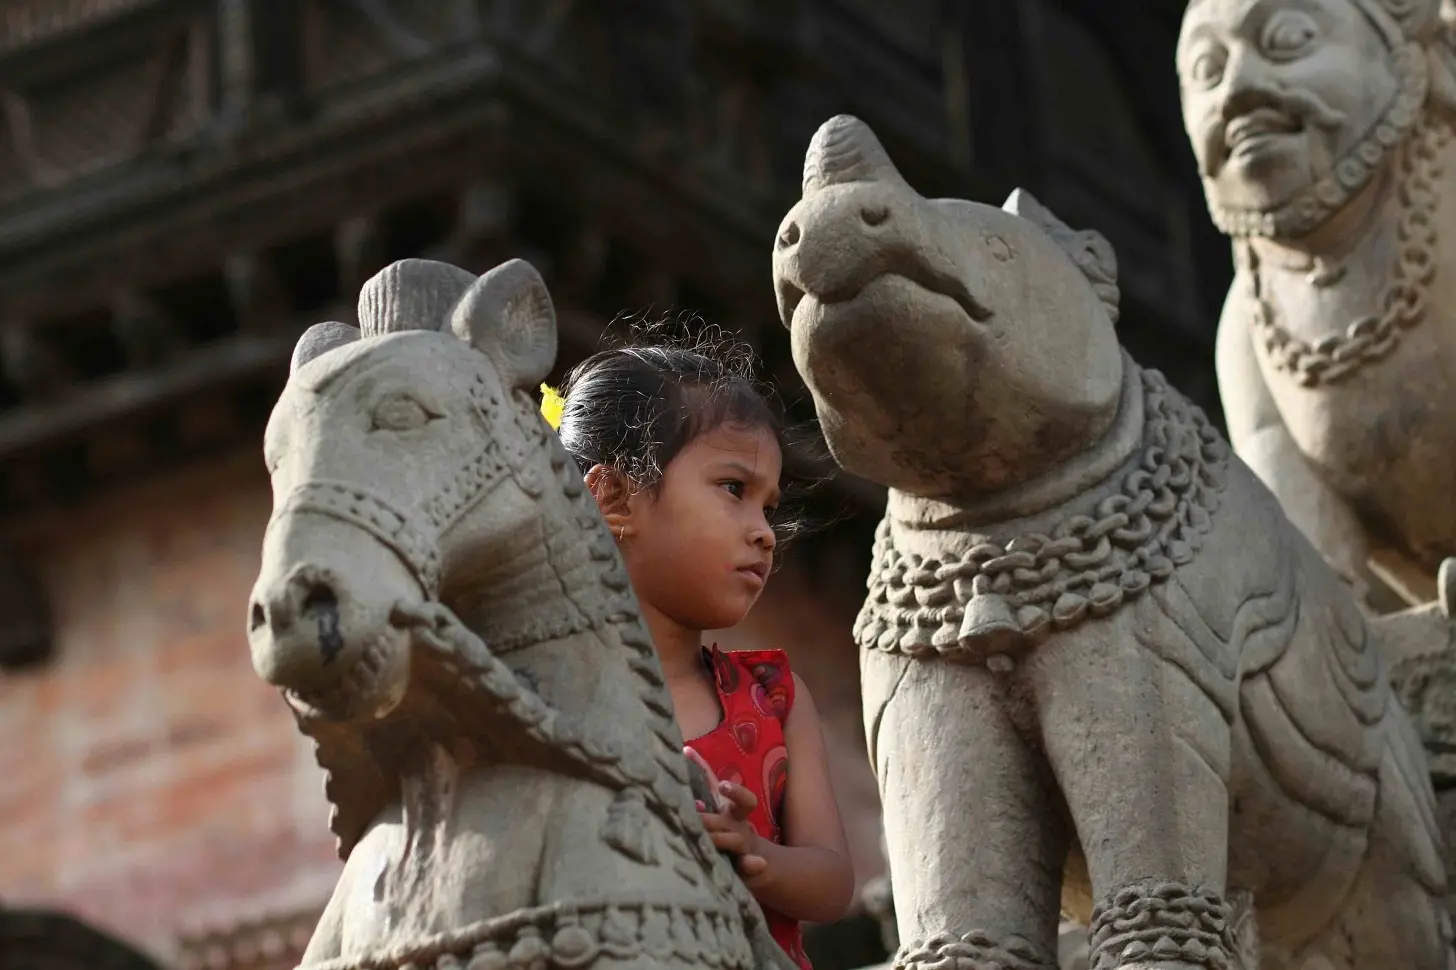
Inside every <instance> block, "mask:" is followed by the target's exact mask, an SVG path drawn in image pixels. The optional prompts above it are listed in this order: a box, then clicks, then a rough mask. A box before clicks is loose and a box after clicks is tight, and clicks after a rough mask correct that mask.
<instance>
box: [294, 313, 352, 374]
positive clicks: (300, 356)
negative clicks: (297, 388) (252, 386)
mask: <svg viewBox="0 0 1456 970" xmlns="http://www.w3.org/2000/svg"><path fill="white" fill-rule="evenodd" d="M358 339H359V328H358V327H351V326H349V324H347V323H339V322H338V321H336V320H330V321H329V322H328V323H316V324H314V325H313V326H311V327H309V328H308V329H307V330H305V331H304V332H303V336H302V337H299V338H298V343H297V344H295V345H294V347H293V360H291V361H289V364H288V373H289V374H293V373H294V372H295V371H297V370H298V369H299V368H300V367H302V366H303V365H304V364H307V363H308V362H309V361H311V360H313V359H314V358H315V357H322V356H323V355H324V354H326V353H328V352H329V351H331V350H333V349H334V348H335V347H342V346H344V344H351V343H353V342H354V341H356V340H358Z"/></svg>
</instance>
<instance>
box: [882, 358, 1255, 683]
mask: <svg viewBox="0 0 1456 970" xmlns="http://www.w3.org/2000/svg"><path fill="white" fill-rule="evenodd" d="M1134 379H1135V380H1140V381H1141V385H1142V386H1141V388H1140V389H1139V390H1140V391H1141V393H1142V396H1143V421H1144V424H1143V433H1142V446H1141V453H1140V457H1138V458H1137V459H1135V460H1134V464H1133V465H1132V467H1131V468H1130V469H1129V470H1128V471H1126V472H1125V473H1124V475H1123V479H1122V482H1121V487H1120V488H1117V489H1116V490H1114V491H1112V492H1111V494H1109V495H1107V496H1106V497H1105V498H1104V499H1102V501H1101V502H1099V503H1098V504H1097V507H1096V509H1095V513H1094V514H1093V515H1070V514H1069V515H1067V516H1066V517H1065V518H1063V520H1062V521H1061V522H1059V523H1058V524H1057V525H1056V526H1054V527H1053V528H1052V529H1050V530H1049V533H1048V534H1026V535H1020V536H1017V537H1015V538H1013V539H1011V540H1010V541H1009V542H1005V543H1004V544H1002V543H996V542H991V541H989V540H987V541H982V542H981V543H980V544H978V545H976V546H975V547H974V548H972V549H971V550H970V551H969V552H967V553H965V555H964V556H959V557H956V558H953V559H952V558H947V559H944V560H941V559H932V558H927V557H924V556H920V555H916V554H914V553H904V552H901V551H900V550H899V549H897V548H896V545H895V540H894V534H893V531H892V529H891V527H890V517H889V516H888V515H887V516H886V517H885V519H884V520H883V521H881V523H880V527H879V530H878V532H877V533H876V536H875V547H874V561H873V564H872V565H871V567H870V581H869V596H868V597H867V598H866V600H865V603H864V607H863V609H862V610H861V611H860V614H859V618H858V620H856V622H855V629H854V634H855V639H856V641H857V642H858V643H859V645H860V647H861V648H862V649H865V650H880V651H884V652H887V653H898V654H904V655H908V656H910V657H927V656H936V655H939V656H943V657H946V658H947V659H951V660H956V661H960V662H962V663H984V664H986V666H988V667H989V668H991V670H993V671H996V672H1001V671H1005V670H1008V669H1010V667H1011V666H1013V665H1014V654H1015V653H1017V652H1019V651H1022V650H1025V649H1027V648H1029V647H1032V646H1035V645H1036V644H1037V643H1039V642H1041V641H1042V640H1044V639H1045V638H1046V637H1047V636H1048V635H1049V634H1050V633H1051V632H1052V631H1054V630H1068V629H1071V628H1072V627H1075V626H1077V625H1078V624H1080V623H1082V622H1084V621H1085V620H1087V619H1090V618H1093V617H1102V616H1108V615H1109V614H1111V613H1112V612H1114V611H1115V610H1116V609H1117V608H1118V607H1119V606H1121V605H1122V604H1123V603H1124V602H1128V601H1131V600H1134V599H1136V598H1137V597H1139V596H1142V595H1143V594H1144V593H1146V592H1147V590H1148V589H1149V588H1150V587H1151V586H1153V585H1155V584H1157V583H1161V582H1163V581H1164V580H1166V579H1167V578H1168V577H1170V576H1172V575H1173V571H1174V569H1176V568H1177V567H1178V566H1180V565H1182V564H1184V563H1187V562H1188V561H1190V560H1191V559H1192V558H1193V556H1194V554H1195V553H1196V552H1197V550H1198V549H1199V547H1200V545H1201V544H1202V541H1203V536H1204V534H1206V533H1207V532H1208V530H1209V528H1210V527H1211V525H1212V515H1213V513H1214V511H1215V510H1216V509H1217V508H1218V504H1219V493H1220V492H1222V490H1223V488H1224V483H1225V475H1226V470H1227V465H1228V458H1229V449H1228V444H1227V443H1226V442H1225V441H1224V440H1223V437H1222V436H1221V435H1219V433H1218V431H1217V430H1216V429H1215V428H1214V427H1213V426H1212V425H1211V424H1209V422H1208V419H1207V417H1206V416H1205V415H1204V414H1203V412H1202V411H1200V410H1199V409H1198V408H1197V407H1195V406H1194V405H1193V404H1191V403H1189V402H1188V401H1187V400H1186V399H1185V398H1183V397H1182V396H1180V395H1179V394H1178V393H1177V392H1176V391H1174V390H1173V389H1172V388H1171V387H1169V386H1168V383H1167V380H1166V379H1165V378H1164V377H1163V375H1161V374H1159V373H1158V372H1157V371H1150V370H1143V371H1141V372H1140V373H1139V375H1138V377H1136V378H1134Z"/></svg>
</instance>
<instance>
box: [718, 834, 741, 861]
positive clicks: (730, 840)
mask: <svg viewBox="0 0 1456 970" xmlns="http://www.w3.org/2000/svg"><path fill="white" fill-rule="evenodd" d="M712 835H713V845H714V846H715V847H716V848H717V849H718V851H719V852H733V853H736V854H740V855H741V854H742V853H743V851H744V850H745V849H747V848H748V846H747V845H746V844H745V840H744V838H743V835H742V834H741V833H739V832H714V833H712Z"/></svg>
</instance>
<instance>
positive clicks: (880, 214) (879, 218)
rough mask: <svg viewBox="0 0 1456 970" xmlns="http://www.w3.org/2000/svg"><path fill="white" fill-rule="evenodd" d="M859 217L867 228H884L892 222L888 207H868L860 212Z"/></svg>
mask: <svg viewBox="0 0 1456 970" xmlns="http://www.w3.org/2000/svg"><path fill="white" fill-rule="evenodd" d="M859 217H860V218H861V219H863V220H864V224H865V225H867V226H882V225H884V224H885V223H886V222H888V221H889V220H890V207H889V206H887V205H867V206H865V207H863V208H862V209H860V210H859Z"/></svg>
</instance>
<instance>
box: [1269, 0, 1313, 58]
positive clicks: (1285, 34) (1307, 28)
mask: <svg viewBox="0 0 1456 970" xmlns="http://www.w3.org/2000/svg"><path fill="white" fill-rule="evenodd" d="M1318 36H1319V25H1318V24H1316V23H1315V22H1314V18H1313V17H1311V16H1310V15H1309V14H1307V13H1303V12H1301V11H1298V10H1281V11H1279V12H1278V13H1276V14H1275V15H1274V16H1272V17H1270V18H1269V22H1268V23H1267V24H1265V25H1264V34H1263V37H1262V38H1261V45H1262V46H1263V48H1264V51H1265V53H1267V54H1268V55H1269V56H1271V57H1277V58H1291V57H1298V56H1301V55H1303V54H1305V53H1307V52H1308V50H1309V48H1310V46H1311V45H1312V44H1313V43H1314V40H1315V38H1316V37H1318Z"/></svg>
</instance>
